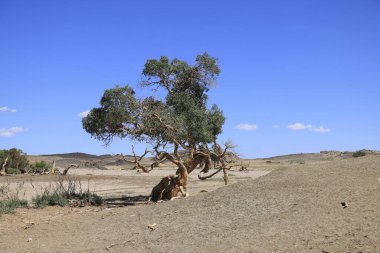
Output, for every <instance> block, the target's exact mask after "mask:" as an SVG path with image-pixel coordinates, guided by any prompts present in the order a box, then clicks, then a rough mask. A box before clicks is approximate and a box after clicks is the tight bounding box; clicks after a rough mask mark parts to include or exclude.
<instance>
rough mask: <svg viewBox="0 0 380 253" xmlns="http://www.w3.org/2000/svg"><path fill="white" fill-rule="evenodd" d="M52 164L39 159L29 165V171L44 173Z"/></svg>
mask: <svg viewBox="0 0 380 253" xmlns="http://www.w3.org/2000/svg"><path fill="white" fill-rule="evenodd" d="M49 167H50V165H49V164H48V163H47V162H45V161H38V162H35V163H32V164H31V165H30V167H29V172H31V173H43V172H45V171H46V170H48V169H49Z"/></svg>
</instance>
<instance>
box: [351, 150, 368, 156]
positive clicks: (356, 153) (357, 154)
mask: <svg viewBox="0 0 380 253" xmlns="http://www.w3.org/2000/svg"><path fill="white" fill-rule="evenodd" d="M365 155H366V152H365V151H364V150H358V151H356V152H354V153H353V154H352V156H353V157H361V156H365Z"/></svg>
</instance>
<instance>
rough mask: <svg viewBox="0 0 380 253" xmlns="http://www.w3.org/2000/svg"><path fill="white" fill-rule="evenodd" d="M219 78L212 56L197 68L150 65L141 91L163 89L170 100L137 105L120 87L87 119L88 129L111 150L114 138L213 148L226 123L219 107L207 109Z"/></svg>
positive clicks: (184, 64) (200, 59)
mask: <svg viewBox="0 0 380 253" xmlns="http://www.w3.org/2000/svg"><path fill="white" fill-rule="evenodd" d="M219 74H220V69H219V66H218V64H217V60H216V59H215V58H213V57H210V56H209V55H208V54H207V53H204V54H201V55H198V56H197V57H196V60H195V64H194V65H190V64H188V63H187V62H185V61H181V60H178V59H173V60H171V61H170V60H169V59H168V58H167V57H165V56H162V57H161V58H160V59H158V60H156V59H151V60H148V61H147V62H146V63H145V66H144V69H143V77H144V78H143V80H142V82H141V85H142V86H145V87H146V86H152V87H156V88H157V87H159V88H162V89H164V90H165V91H166V95H165V97H164V98H162V99H157V98H155V97H148V98H145V99H137V98H136V97H135V92H134V91H133V89H132V88H131V87H129V86H128V85H126V86H125V87H119V86H116V87H115V88H113V89H109V90H106V91H105V92H104V95H103V97H102V98H101V101H100V105H101V107H99V108H94V109H92V110H91V111H90V113H89V114H88V116H87V117H85V118H83V121H82V123H83V128H84V129H85V130H86V131H87V132H88V133H90V134H91V135H92V137H94V138H96V139H98V140H101V141H104V142H105V143H107V144H108V143H109V142H110V141H112V139H113V138H114V137H120V138H124V137H129V138H131V139H134V140H138V141H150V140H158V141H160V142H162V143H167V142H168V143H174V142H179V143H182V144H186V145H188V146H189V147H195V145H198V144H202V143H213V142H215V141H216V138H217V136H218V135H219V134H220V133H221V132H222V126H223V124H224V122H225V118H224V116H223V113H222V111H221V110H220V109H219V108H218V106H217V105H213V106H212V107H211V108H209V107H208V106H207V99H208V97H207V92H208V91H209V89H210V88H211V87H213V86H214V84H215V82H216V78H217V76H218V75H219Z"/></svg>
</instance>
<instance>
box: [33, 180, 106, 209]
mask: <svg viewBox="0 0 380 253" xmlns="http://www.w3.org/2000/svg"><path fill="white" fill-rule="evenodd" d="M51 189H52V190H51ZM70 200H74V202H75V200H77V201H76V202H77V204H78V203H80V206H81V205H85V204H90V205H101V204H103V199H102V197H100V196H99V195H97V194H95V193H91V192H90V190H89V189H87V190H86V191H83V190H82V183H81V181H80V180H79V179H77V178H75V177H59V179H58V182H56V184H55V186H54V187H53V188H51V187H50V188H45V189H44V192H43V193H42V194H41V195H37V197H35V198H33V204H34V206H35V207H37V208H44V207H46V206H48V205H50V206H54V205H59V206H66V205H68V204H69V202H70ZM74 205H76V204H74Z"/></svg>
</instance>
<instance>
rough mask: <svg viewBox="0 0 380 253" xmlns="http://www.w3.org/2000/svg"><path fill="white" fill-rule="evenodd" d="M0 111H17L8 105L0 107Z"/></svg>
mask: <svg viewBox="0 0 380 253" xmlns="http://www.w3.org/2000/svg"><path fill="white" fill-rule="evenodd" d="M0 112H17V110H16V109H11V108H9V107H8V106H3V107H0Z"/></svg>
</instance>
